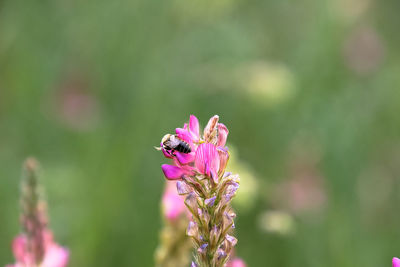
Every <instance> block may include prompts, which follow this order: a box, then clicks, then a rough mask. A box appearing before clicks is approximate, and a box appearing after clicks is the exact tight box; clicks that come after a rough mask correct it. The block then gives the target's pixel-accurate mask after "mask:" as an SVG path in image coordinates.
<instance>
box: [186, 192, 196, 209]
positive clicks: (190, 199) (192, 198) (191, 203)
mask: <svg viewBox="0 0 400 267" xmlns="http://www.w3.org/2000/svg"><path fill="white" fill-rule="evenodd" d="M185 205H186V207H188V209H189V210H190V211H191V212H192V213H195V212H196V210H197V199H196V194H195V193H194V192H191V193H189V195H187V197H186V199H185Z"/></svg>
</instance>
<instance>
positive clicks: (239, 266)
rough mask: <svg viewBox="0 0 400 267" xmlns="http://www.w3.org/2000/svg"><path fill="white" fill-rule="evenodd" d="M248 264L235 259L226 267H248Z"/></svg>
mask: <svg viewBox="0 0 400 267" xmlns="http://www.w3.org/2000/svg"><path fill="white" fill-rule="evenodd" d="M246 266H247V265H246V263H245V262H244V261H243V260H242V259H240V258H234V259H232V260H230V261H229V262H228V263H227V265H226V267H246Z"/></svg>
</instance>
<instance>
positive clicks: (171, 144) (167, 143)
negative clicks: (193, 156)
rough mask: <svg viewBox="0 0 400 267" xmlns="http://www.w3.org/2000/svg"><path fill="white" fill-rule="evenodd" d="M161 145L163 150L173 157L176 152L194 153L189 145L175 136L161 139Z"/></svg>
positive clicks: (167, 135)
mask: <svg viewBox="0 0 400 267" xmlns="http://www.w3.org/2000/svg"><path fill="white" fill-rule="evenodd" d="M161 143H162V146H163V148H164V149H165V150H166V151H167V152H168V153H169V154H171V155H173V152H174V151H178V152H181V153H185V154H188V153H190V152H192V149H191V148H190V146H189V144H188V143H186V142H185V141H183V140H181V139H180V138H178V137H176V136H175V135H173V134H166V135H164V137H163V138H162V139H161Z"/></svg>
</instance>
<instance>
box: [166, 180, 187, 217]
mask: <svg viewBox="0 0 400 267" xmlns="http://www.w3.org/2000/svg"><path fill="white" fill-rule="evenodd" d="M162 208H163V213H164V216H165V218H166V219H167V220H170V221H173V220H175V219H176V218H178V217H179V216H180V215H181V214H182V213H185V212H186V207H185V203H184V197H182V196H180V195H178V193H177V191H176V183H175V182H167V184H166V186H165V191H164V195H163V197H162Z"/></svg>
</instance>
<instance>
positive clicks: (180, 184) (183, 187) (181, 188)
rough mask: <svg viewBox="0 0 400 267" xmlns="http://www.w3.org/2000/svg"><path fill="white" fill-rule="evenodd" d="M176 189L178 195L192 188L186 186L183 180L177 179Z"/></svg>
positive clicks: (187, 192)
mask: <svg viewBox="0 0 400 267" xmlns="http://www.w3.org/2000/svg"><path fill="white" fill-rule="evenodd" d="M176 190H177V191H178V194H179V195H186V194H189V193H190V192H192V189H191V188H190V186H188V185H187V184H186V183H185V182H183V181H177V182H176Z"/></svg>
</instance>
